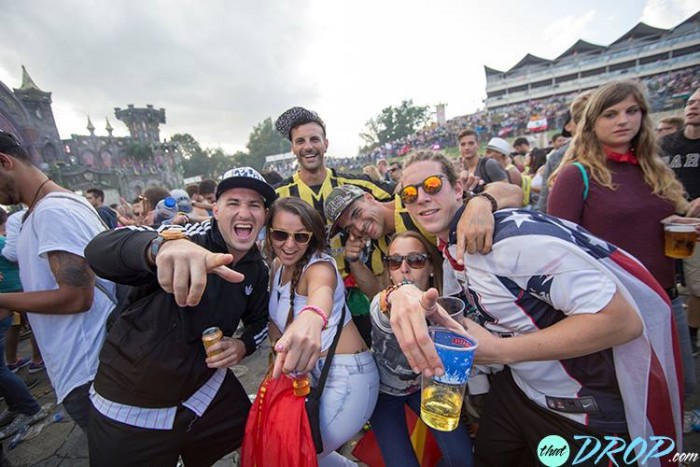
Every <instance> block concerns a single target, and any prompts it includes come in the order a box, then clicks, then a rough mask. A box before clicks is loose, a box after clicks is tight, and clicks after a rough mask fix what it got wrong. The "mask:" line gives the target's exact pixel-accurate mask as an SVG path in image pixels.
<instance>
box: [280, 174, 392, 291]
mask: <svg viewBox="0 0 700 467" xmlns="http://www.w3.org/2000/svg"><path fill="white" fill-rule="evenodd" d="M346 184H350V185H355V186H357V187H360V188H362V189H363V190H364V191H366V192H368V193H371V194H372V196H374V197H375V198H376V199H377V200H379V201H388V200H390V199H391V198H392V194H391V192H390V191H388V190H387V189H385V188H384V187H382V186H380V185H378V184H376V183H375V182H373V181H372V180H370V178H369V177H367V176H366V175H358V174H346V173H339V172H336V171H335V170H334V169H330V168H326V178H325V180H324V181H323V183H322V184H321V185H318V186H315V187H310V186H308V185H307V184H306V183H304V182H303V181H302V180H301V178H300V177H299V172H295V173H294V175H292V176H291V177H288V178H287V179H285V180H282V181H281V182H280V183H278V184H277V185H276V186H275V191H276V192H277V195H278V196H279V197H280V198H285V197H290V196H292V197H296V198H301V199H303V200H304V201H306V202H307V203H309V204H310V205H311V206H313V207H314V209H316V210H317V211H318V212H319V213H321V216H322V217H323V219H324V220H325V221H326V223H329V222H328V220H327V219H326V216H325V213H324V210H323V202H324V200H325V199H326V196H328V195H329V194H330V193H331V191H333V188H335V187H337V186H340V185H346ZM346 238H347V236H346V235H345V234H343V233H341V234H340V235H336V236H335V237H334V238H332V239H331V241H330V245H329V246H330V251H329V254H330V255H331V256H333V258H335V260H336V263H338V270H339V271H340V273H341V274H342V276H343V278H345V277H346V276H347V275H348V274H349V273H350V267H349V266H348V265H347V264H345V240H346ZM372 243H373V245H372V247H371V248H370V250H369V254H368V258H366V261H365V264H366V265H367V267H369V268H370V269H371V270H372V272H373V273H374V274H375V275H380V274H381V273H382V272H383V271H384V264H383V261H382V254H383V252H386V250H387V243H386V241H382V242H378V246H380V248H381V246H382V245H383V250H380V249H377V248H373V247H374V243H375V242H372Z"/></svg>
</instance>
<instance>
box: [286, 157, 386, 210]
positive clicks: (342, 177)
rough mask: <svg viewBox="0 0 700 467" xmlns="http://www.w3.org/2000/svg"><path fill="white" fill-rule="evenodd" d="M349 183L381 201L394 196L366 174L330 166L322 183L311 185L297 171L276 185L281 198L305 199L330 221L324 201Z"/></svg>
mask: <svg viewBox="0 0 700 467" xmlns="http://www.w3.org/2000/svg"><path fill="white" fill-rule="evenodd" d="M347 184H349V185H355V186H357V187H360V188H362V189H363V190H365V191H366V192H368V193H372V196H374V197H375V199H378V200H379V201H387V200H389V199H391V196H392V195H391V192H390V191H387V190H386V189H385V188H384V187H382V186H380V185H378V184H376V183H375V182H373V181H372V180H370V178H369V177H368V176H366V175H357V174H346V173H338V172H336V171H335V170H334V169H329V168H326V178H325V180H324V181H323V183H322V184H321V185H318V186H315V187H310V186H308V185H307V184H306V183H304V182H303V181H302V180H301V177H299V172H295V173H294V175H292V176H291V177H288V178H287V179H285V180H282V181H281V182H280V183H278V184H277V185H275V191H276V192H277V195H278V196H279V197H280V198H286V197H289V196H293V197H296V198H301V199H303V200H304V201H306V202H307V203H309V204H310V205H311V206H313V207H314V209H316V210H317V211H318V212H320V213H321V216H323V219H324V220H325V221H326V222H328V220H327V219H326V216H325V214H324V211H323V201H324V200H325V199H326V196H328V195H329V194H330V193H331V191H333V188H335V187H337V186H340V185H347Z"/></svg>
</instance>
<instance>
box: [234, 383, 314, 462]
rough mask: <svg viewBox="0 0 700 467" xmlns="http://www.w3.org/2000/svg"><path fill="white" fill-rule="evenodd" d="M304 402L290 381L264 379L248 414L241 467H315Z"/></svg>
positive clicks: (312, 443)
mask: <svg viewBox="0 0 700 467" xmlns="http://www.w3.org/2000/svg"><path fill="white" fill-rule="evenodd" d="M304 400H305V398H304V397H300V396H295V395H294V389H293V388H292V380H291V379H290V378H288V377H286V376H280V377H279V378H277V379H272V378H270V376H269V375H268V376H267V377H265V379H264V380H263V382H262V383H261V384H260V388H259V389H258V394H257V396H256V397H255V402H253V406H252V407H251V408H250V412H249V413H248V421H247V422H246V426H245V435H244V437H243V447H242V449H241V465H242V466H243V467H266V466H268V465H275V466H279V467H317V466H318V459H317V457H316V448H315V447H314V442H313V439H312V438H311V428H310V427H309V419H308V416H307V415H306V409H305V406H304Z"/></svg>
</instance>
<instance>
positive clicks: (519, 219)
mask: <svg viewBox="0 0 700 467" xmlns="http://www.w3.org/2000/svg"><path fill="white" fill-rule="evenodd" d="M503 222H514V223H515V225H516V226H517V227H518V228H520V227H521V226H522V225H523V223H524V222H532V223H535V221H534V220H533V219H532V215H530V214H528V213H524V212H521V211H513V212H511V213H510V215H509V216H508V217H506V218H505V219H503V220H502V221H501V223H503Z"/></svg>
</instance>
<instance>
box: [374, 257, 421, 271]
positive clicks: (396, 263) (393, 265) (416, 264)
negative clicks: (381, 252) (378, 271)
mask: <svg viewBox="0 0 700 467" xmlns="http://www.w3.org/2000/svg"><path fill="white" fill-rule="evenodd" d="M404 260H406V263H408V267H409V268H411V269H423V268H424V267H425V263H426V262H427V261H428V254H427V253H409V254H407V255H406V256H401V255H389V256H385V257H384V261H385V262H386V265H387V266H389V269H390V270H392V271H396V270H397V269H399V268H400V267H401V264H402V263H403V262H404Z"/></svg>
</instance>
